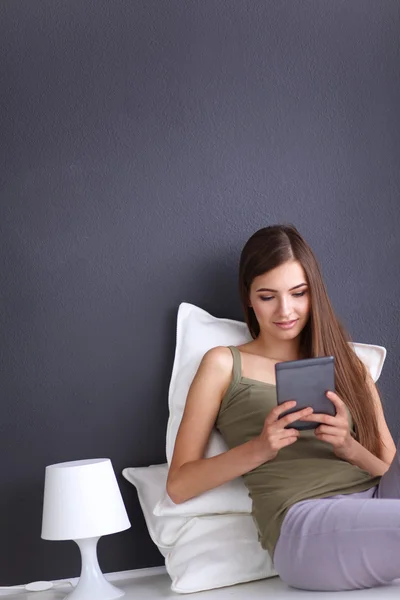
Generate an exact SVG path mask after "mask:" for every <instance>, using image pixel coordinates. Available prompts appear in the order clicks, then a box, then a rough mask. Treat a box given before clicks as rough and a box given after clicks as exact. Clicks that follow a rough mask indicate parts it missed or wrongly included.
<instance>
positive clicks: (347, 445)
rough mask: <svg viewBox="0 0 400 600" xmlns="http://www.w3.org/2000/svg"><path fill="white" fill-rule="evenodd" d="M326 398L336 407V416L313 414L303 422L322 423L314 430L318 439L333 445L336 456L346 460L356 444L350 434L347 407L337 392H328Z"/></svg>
mask: <svg viewBox="0 0 400 600" xmlns="http://www.w3.org/2000/svg"><path fill="white" fill-rule="evenodd" d="M326 396H327V398H328V399H329V400H331V402H333V404H334V405H335V408H336V415H335V416H334V417H331V416H330V415H325V414H321V413H312V414H311V415H307V416H306V417H304V418H303V419H302V420H304V421H313V422H314V423H321V424H320V425H319V426H318V427H317V428H316V429H314V432H315V435H316V437H317V438H318V439H319V440H322V441H323V442H328V443H329V444H332V446H333V451H334V453H335V454H336V456H338V457H339V458H343V459H345V460H346V459H347V458H348V456H349V455H350V453H351V449H352V447H353V444H354V438H353V437H352V435H351V433H350V425H349V419H348V416H347V410H346V405H345V403H344V402H343V400H342V399H341V398H339V396H338V395H337V394H336V393H335V392H332V391H329V392H326Z"/></svg>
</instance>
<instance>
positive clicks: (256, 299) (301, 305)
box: [249, 261, 310, 340]
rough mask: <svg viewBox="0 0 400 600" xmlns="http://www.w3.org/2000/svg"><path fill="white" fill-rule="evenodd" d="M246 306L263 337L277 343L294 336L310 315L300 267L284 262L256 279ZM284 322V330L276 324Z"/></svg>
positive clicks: (294, 263) (306, 291)
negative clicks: (272, 339)
mask: <svg viewBox="0 0 400 600" xmlns="http://www.w3.org/2000/svg"><path fill="white" fill-rule="evenodd" d="M249 305H250V306H251V307H252V308H253V310H254V313H255V315H256V318H257V321H258V323H259V325H260V330H261V331H262V332H263V334H266V335H272V336H273V337H275V338H278V339H280V340H287V339H294V338H295V337H297V336H298V335H299V333H300V332H301V331H302V329H303V328H304V326H305V325H306V323H307V321H308V318H309V316H310V295H309V288H308V282H307V278H306V274H305V272H304V269H303V267H302V266H301V264H300V263H299V262H298V261H290V262H286V263H284V264H283V265H280V266H279V267H276V269H273V270H272V271H268V273H264V274H263V275H259V276H258V277H256V278H255V279H254V280H253V282H252V284H251V286H250V294H249ZM290 322H292V323H290ZM284 323H286V327H284V326H280V325H279V324H284Z"/></svg>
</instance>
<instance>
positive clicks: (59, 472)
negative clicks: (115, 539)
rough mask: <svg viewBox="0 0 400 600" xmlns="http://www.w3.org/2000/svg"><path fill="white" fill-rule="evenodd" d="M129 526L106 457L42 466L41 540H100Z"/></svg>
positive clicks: (113, 475)
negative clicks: (43, 472) (43, 474)
mask: <svg viewBox="0 0 400 600" xmlns="http://www.w3.org/2000/svg"><path fill="white" fill-rule="evenodd" d="M130 525H131V524H130V522H129V519H128V515H127V513H126V510H125V506H124V503H123V500H122V496H121V492H120V490H119V487H118V483H117V479H116V477H115V473H114V470H113V468H112V464H111V461H110V459H109V458H98V459H94V460H77V461H73V462H65V463H59V464H55V465H50V466H48V467H46V473H45V484H44V499H43V520H42V538H43V539H45V540H78V539H83V538H91V537H101V536H102V535H107V534H111V533H117V532H118V531H123V530H125V529H128V528H129V527H130Z"/></svg>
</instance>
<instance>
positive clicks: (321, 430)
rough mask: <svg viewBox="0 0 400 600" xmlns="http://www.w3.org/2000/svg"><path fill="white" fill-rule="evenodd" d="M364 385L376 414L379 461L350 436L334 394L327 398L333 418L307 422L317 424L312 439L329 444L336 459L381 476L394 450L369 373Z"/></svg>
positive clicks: (320, 416)
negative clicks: (379, 449)
mask: <svg viewBox="0 0 400 600" xmlns="http://www.w3.org/2000/svg"><path fill="white" fill-rule="evenodd" d="M367 384H368V387H369V390H370V393H371V395H372V399H373V402H374V406H375V410H376V417H377V422H378V430H379V437H380V441H381V454H380V457H377V456H375V455H374V454H372V452H370V451H369V450H367V449H366V448H364V446H362V445H361V444H360V443H359V442H358V441H357V440H355V439H354V438H353V437H352V436H351V435H350V429H349V422H348V417H347V413H346V409H345V404H344V402H343V400H342V399H341V398H340V397H339V396H338V395H337V394H336V393H335V392H333V391H329V392H327V396H328V398H329V399H330V400H331V401H332V402H333V404H334V405H335V407H336V416H334V417H331V416H330V415H323V414H316V413H314V414H313V415H311V417H310V418H309V419H308V420H309V421H314V422H316V423H320V425H319V426H318V427H317V428H316V429H315V435H316V436H317V437H318V438H319V439H320V440H322V441H325V442H329V443H330V444H332V446H333V451H334V452H335V454H336V455H337V456H339V457H340V458H342V459H343V460H346V461H347V462H349V463H351V464H353V465H356V466H357V467H360V469H364V470H365V471H368V472H369V473H371V475H383V474H384V473H385V472H386V471H387V470H388V468H389V466H390V464H391V462H392V460H393V458H394V455H395V453H396V446H395V444H394V442H393V439H392V436H391V435H390V431H389V429H388V426H387V424H386V421H385V416H384V413H383V408H382V404H381V401H380V398H379V394H378V390H377V389H376V386H375V383H374V381H373V379H372V377H371V376H370V374H369V373H367Z"/></svg>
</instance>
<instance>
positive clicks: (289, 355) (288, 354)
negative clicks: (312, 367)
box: [253, 334, 302, 362]
mask: <svg viewBox="0 0 400 600" xmlns="http://www.w3.org/2000/svg"><path fill="white" fill-rule="evenodd" d="M253 348H254V349H257V352H258V353H259V354H261V356H266V357H268V358H271V359H272V360H276V361H277V362H285V361H288V360H299V359H301V358H302V356H301V352H300V336H297V338H295V339H294V340H288V341H287V342H286V341H282V342H278V343H277V342H276V340H271V339H269V340H264V339H263V338H262V335H261V334H260V335H259V336H258V338H257V339H256V340H255V341H254V346H253Z"/></svg>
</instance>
